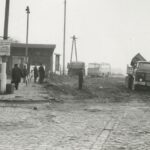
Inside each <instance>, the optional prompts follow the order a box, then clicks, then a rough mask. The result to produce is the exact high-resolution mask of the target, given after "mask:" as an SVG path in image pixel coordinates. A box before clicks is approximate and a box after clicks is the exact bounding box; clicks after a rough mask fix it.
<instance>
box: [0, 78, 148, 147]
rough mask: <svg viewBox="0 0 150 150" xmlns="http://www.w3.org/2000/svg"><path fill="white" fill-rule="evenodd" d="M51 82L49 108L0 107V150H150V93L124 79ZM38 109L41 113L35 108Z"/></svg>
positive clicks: (62, 79) (57, 79) (40, 105)
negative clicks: (131, 87)
mask: <svg viewBox="0 0 150 150" xmlns="http://www.w3.org/2000/svg"><path fill="white" fill-rule="evenodd" d="M77 83H78V82H77V78H68V77H67V78H66V77H64V78H59V77H57V76H56V77H53V79H51V80H49V83H48V85H46V89H47V91H48V92H49V94H50V95H51V96H55V97H56V100H55V101H51V103H50V104H48V103H47V104H30V105H29V104H23V105H21V104H15V105H14V104H13V105H11V104H7V105H4V104H0V105H1V107H0V113H1V115H0V149H1V150H4V149H8V150H20V149H26V150H27V149H28V150H125V149H127V150H149V149H150V119H149V118H150V109H149V106H150V103H149V101H150V94H149V91H148V90H146V91H144V90H142V91H137V92H131V91H129V90H127V89H126V88H125V87H124V79H123V78H105V79H104V78H86V79H85V80H84V87H83V90H82V91H79V90H78V89H77V86H78V85H77ZM35 106H36V108H37V109H33V108H34V107H35Z"/></svg>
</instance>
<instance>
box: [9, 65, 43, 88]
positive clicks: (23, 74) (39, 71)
mask: <svg viewBox="0 0 150 150" xmlns="http://www.w3.org/2000/svg"><path fill="white" fill-rule="evenodd" d="M33 72H34V82H35V83H36V82H37V78H38V77H39V83H43V81H44V78H45V70H44V67H43V65H42V64H41V65H40V67H39V68H37V66H34V69H33ZM29 76H30V74H29V71H28V70H27V67H26V66H23V69H21V68H19V66H18V64H15V65H14V68H13V69H12V74H11V79H12V80H11V83H14V84H15V88H16V90H17V89H18V86H19V83H20V82H21V78H23V82H24V83H26V84H27V82H28V81H27V80H28V77H29Z"/></svg>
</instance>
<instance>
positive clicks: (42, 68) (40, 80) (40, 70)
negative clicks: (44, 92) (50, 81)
mask: <svg viewBox="0 0 150 150" xmlns="http://www.w3.org/2000/svg"><path fill="white" fill-rule="evenodd" d="M44 78H45V70H44V67H43V65H42V64H41V65H40V67H39V83H43V81H44Z"/></svg>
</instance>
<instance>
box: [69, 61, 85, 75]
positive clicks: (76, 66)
mask: <svg viewBox="0 0 150 150" xmlns="http://www.w3.org/2000/svg"><path fill="white" fill-rule="evenodd" d="M67 68H68V75H69V76H73V75H78V74H79V71H80V70H82V71H83V74H84V75H85V63H84V62H80V61H76V62H70V63H68V65H67Z"/></svg>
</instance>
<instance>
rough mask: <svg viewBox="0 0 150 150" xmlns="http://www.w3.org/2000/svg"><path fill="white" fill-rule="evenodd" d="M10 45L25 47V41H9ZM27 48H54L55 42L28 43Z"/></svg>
mask: <svg viewBox="0 0 150 150" xmlns="http://www.w3.org/2000/svg"><path fill="white" fill-rule="evenodd" d="M11 47H22V48H25V47H26V44H25V43H11ZM28 48H45V49H55V48H56V45H55V44H28Z"/></svg>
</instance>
